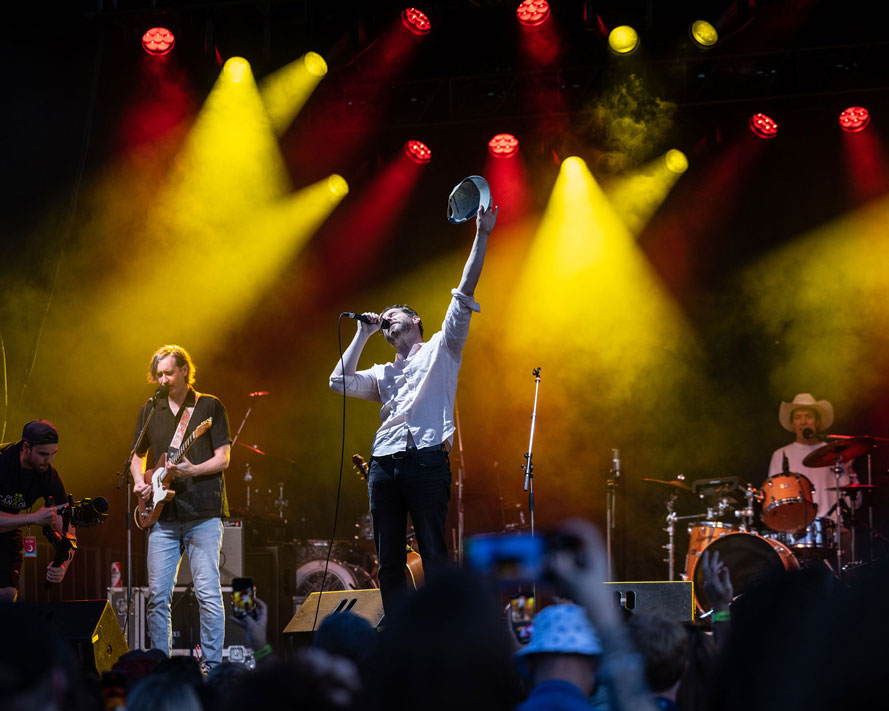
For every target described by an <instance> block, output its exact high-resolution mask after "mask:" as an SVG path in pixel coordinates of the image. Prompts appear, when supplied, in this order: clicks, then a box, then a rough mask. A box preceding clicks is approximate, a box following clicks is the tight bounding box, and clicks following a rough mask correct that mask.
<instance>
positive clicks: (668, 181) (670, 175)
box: [608, 148, 688, 235]
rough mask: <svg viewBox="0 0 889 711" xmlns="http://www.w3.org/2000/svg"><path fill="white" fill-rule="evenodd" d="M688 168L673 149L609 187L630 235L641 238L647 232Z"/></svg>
mask: <svg viewBox="0 0 889 711" xmlns="http://www.w3.org/2000/svg"><path fill="white" fill-rule="evenodd" d="M687 168H688V159H687V158H686V157H685V154H684V153H683V152H682V151H679V150H676V149H675V148H671V149H670V150H669V151H667V152H666V153H665V154H664V155H662V156H659V157H658V158H655V159H654V160H652V161H650V162H649V163H648V164H647V165H645V166H643V167H642V168H639V169H638V170H635V171H633V172H632V173H628V174H627V175H623V176H621V177H620V178H617V179H616V180H613V181H612V182H611V183H610V185H609V187H608V201H609V202H610V203H611V206H612V207H613V208H614V211H615V213H617V215H618V216H619V217H620V219H621V221H622V222H623V224H624V225H625V226H626V228H627V229H628V230H629V231H630V233H631V234H633V235H638V234H640V233H641V232H642V230H643V229H645V225H647V224H648V222H649V220H651V218H652V216H653V215H654V213H655V212H657V210H658V208H659V207H660V206H661V204H662V203H663V202H664V200H666V198H667V195H669V194H670V190H672V189H673V186H674V185H675V184H676V181H677V180H679V176H680V175H681V174H682V173H683V172H685V170H686V169H687Z"/></svg>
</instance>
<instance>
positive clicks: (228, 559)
mask: <svg viewBox="0 0 889 711" xmlns="http://www.w3.org/2000/svg"><path fill="white" fill-rule="evenodd" d="M243 576H244V526H243V522H242V521H241V520H240V519H237V518H232V519H223V521H222V550H221V551H220V553H219V577H220V581H221V582H222V584H223V585H231V584H232V578H241V577H243ZM192 583H194V579H193V578H192V577H191V565H190V564H189V562H188V553H183V554H182V563H181V564H180V565H179V577H177V578H176V584H177V585H191V584H192Z"/></svg>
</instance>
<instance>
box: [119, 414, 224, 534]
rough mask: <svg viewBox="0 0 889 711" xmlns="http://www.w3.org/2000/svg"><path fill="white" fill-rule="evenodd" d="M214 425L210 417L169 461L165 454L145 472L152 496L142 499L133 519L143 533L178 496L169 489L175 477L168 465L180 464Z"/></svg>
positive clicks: (134, 511) (189, 436)
mask: <svg viewBox="0 0 889 711" xmlns="http://www.w3.org/2000/svg"><path fill="white" fill-rule="evenodd" d="M212 424H213V418H212V417H208V418H207V419H206V420H204V421H203V422H202V423H201V424H199V425H198V426H197V427H195V429H194V432H192V433H191V434H190V435H188V439H186V440H185V441H184V442H183V443H182V446H181V447H179V449H177V450H176V451H175V452H173V454H172V456H171V457H170V458H169V459H167V454H166V452H164V453H163V454H162V455H161V456H160V457H158V460H157V466H156V467H155V468H154V469H152V470H151V471H147V472H145V483H147V484H151V495H150V496H149V497H148V500H145V499H143V498H141V497H140V498H139V504H138V505H137V506H136V508H135V509H134V510H133V518H134V519H135V520H136V525H137V526H138V527H139V528H141V529H142V530H143V531H147V530H148V529H149V528H151V527H152V526H153V525H154V524H155V523H156V522H157V520H158V518H160V515H161V511H163V509H164V504H165V503H167V502H168V501H169V500H170V499H172V498H173V497H174V496H175V495H176V492H175V491H173V490H172V489H171V488H169V487H170V483H171V482H172V481H173V475H172V474H171V473H170V472H168V471H167V464H168V463H169V464H172V465H174V466H175V465H176V464H179V462H181V461H182V459H183V457H185V453H186V452H188V450H189V449H191V445H193V444H194V443H195V440H197V438H198V437H200V436H201V435H202V434H204V432H206V431H207V430H209V429H210V425H212Z"/></svg>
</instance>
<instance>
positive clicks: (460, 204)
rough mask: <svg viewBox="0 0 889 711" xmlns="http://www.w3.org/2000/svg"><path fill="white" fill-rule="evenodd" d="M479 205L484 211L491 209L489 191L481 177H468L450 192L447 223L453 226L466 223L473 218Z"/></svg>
mask: <svg viewBox="0 0 889 711" xmlns="http://www.w3.org/2000/svg"><path fill="white" fill-rule="evenodd" d="M480 205H481V206H482V207H484V209H485V210H487V209H489V208H490V207H491V189H490V188H489V187H488V181H487V180H485V179H484V178H483V177H482V176H480V175H470V176H469V177H468V178H464V179H463V180H462V181H461V182H460V184H459V185H457V187H455V188H454V189H453V190H452V191H451V196H450V197H449V198H448V221H450V222H452V223H454V224H455V225H456V224H459V223H460V222H466V220H468V219H470V218H471V217H475V215H476V214H477V213H478V208H479V206H480Z"/></svg>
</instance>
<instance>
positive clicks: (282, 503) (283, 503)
mask: <svg viewBox="0 0 889 711" xmlns="http://www.w3.org/2000/svg"><path fill="white" fill-rule="evenodd" d="M272 503H273V504H274V507H275V508H276V509H278V518H280V519H282V520H283V519H284V509H286V508H287V507H288V506H289V505H290V502H289V501H288V500H287V499H285V498H284V482H283V481H279V482H278V498H277V499H275V500H274V502H272Z"/></svg>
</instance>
